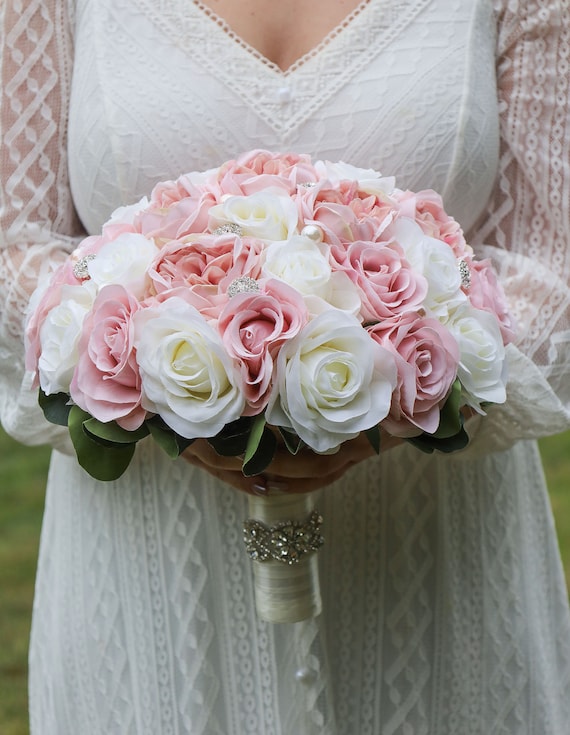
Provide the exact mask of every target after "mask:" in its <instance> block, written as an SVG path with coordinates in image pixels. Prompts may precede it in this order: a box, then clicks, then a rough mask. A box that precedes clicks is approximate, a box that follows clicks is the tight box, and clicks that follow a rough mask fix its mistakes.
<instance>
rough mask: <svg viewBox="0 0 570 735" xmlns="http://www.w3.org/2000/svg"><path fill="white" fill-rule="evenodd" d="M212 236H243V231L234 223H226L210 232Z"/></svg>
mask: <svg viewBox="0 0 570 735" xmlns="http://www.w3.org/2000/svg"><path fill="white" fill-rule="evenodd" d="M212 235H238V236H239V237H241V235H243V230H242V229H241V227H240V226H239V225H236V224H235V222H227V223H226V224H225V225H220V226H219V227H216V229H215V230H214V231H213V232H212Z"/></svg>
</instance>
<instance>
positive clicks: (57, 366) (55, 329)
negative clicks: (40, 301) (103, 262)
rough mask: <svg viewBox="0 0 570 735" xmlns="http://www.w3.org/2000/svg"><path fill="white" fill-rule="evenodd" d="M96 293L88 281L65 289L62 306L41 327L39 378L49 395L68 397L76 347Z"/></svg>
mask: <svg viewBox="0 0 570 735" xmlns="http://www.w3.org/2000/svg"><path fill="white" fill-rule="evenodd" d="M96 290H97V289H96V288H95V286H94V285H93V284H92V283H91V281H85V283H83V285H81V286H62V289H61V301H60V303H59V304H58V305H57V306H55V307H54V308H53V309H52V310H51V311H50V312H49V314H48V315H47V317H46V319H45V321H44V323H43V324H42V327H41V329H40V344H41V355H40V358H39V360H38V375H39V381H40V386H41V388H42V390H43V391H44V393H46V394H47V395H51V394H53V393H69V386H70V384H71V379H72V377H73V372H74V370H75V366H76V365H77V360H78V359H79V354H78V351H77V347H78V344H79V338H80V336H81V331H82V328H83V322H84V320H85V317H86V316H87V314H88V313H89V312H90V311H91V307H92V306H93V301H94V300H95V294H96Z"/></svg>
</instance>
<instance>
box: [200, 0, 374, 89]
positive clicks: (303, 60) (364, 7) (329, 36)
mask: <svg viewBox="0 0 570 735" xmlns="http://www.w3.org/2000/svg"><path fill="white" fill-rule="evenodd" d="M191 2H192V4H193V5H194V6H195V7H196V9H197V10H198V11H199V12H200V13H202V14H203V15H204V16H205V17H206V18H207V19H208V20H209V21H210V22H211V23H212V25H214V26H216V27H217V28H218V29H219V31H221V32H222V33H223V34H224V35H226V36H227V37H228V38H229V39H230V40H231V41H232V42H233V43H235V44H236V45H237V46H239V47H241V49H242V50H243V51H244V52H245V53H246V54H247V55H249V56H250V57H252V58H254V59H256V60H257V61H258V62H259V63H260V64H261V65H262V66H263V67H264V68H265V69H268V70H270V71H271V72H273V73H274V74H276V75H277V76H279V77H281V78H283V79H286V78H287V77H290V76H292V75H293V74H294V73H295V72H296V71H297V70H298V69H300V68H301V67H304V66H305V65H306V64H307V63H308V62H309V61H310V60H311V59H314V58H315V57H317V56H319V55H320V54H321V53H322V52H323V51H324V50H325V49H326V48H328V47H329V46H330V45H331V43H333V42H334V40H335V39H336V38H337V37H339V36H340V35H342V33H343V32H344V31H345V30H346V29H347V28H349V27H350V26H351V25H352V24H353V23H355V22H356V21H357V20H361V17H362V16H364V15H366V13H367V11H368V9H369V8H370V7H371V6H372V5H373V4H374V2H375V0H361V2H360V3H359V4H358V5H357V6H356V7H355V8H354V9H353V10H351V12H350V13H348V14H347V15H346V16H345V17H344V18H343V19H342V20H341V21H340V22H339V23H338V24H337V25H336V26H335V27H334V28H332V29H331V30H330V31H329V32H328V33H326V35H325V36H324V38H322V39H321V41H319V43H317V44H316V45H315V46H313V48H311V49H309V50H308V51H306V52H305V53H304V54H302V55H301V56H300V57H299V58H298V59H296V60H295V61H294V62H293V63H292V64H290V65H289V66H288V67H287V68H286V69H282V68H281V67H280V66H279V64H277V63H275V62H274V61H271V59H268V58H267V57H266V56H265V55H264V54H263V53H262V52H261V51H259V50H258V49H257V48H256V47H255V46H253V45H252V44H251V43H249V42H248V41H246V40H244V39H243V38H242V37H241V36H240V35H239V34H238V33H236V32H235V31H234V30H233V29H232V27H231V26H230V25H229V23H228V22H227V21H226V20H225V18H223V17H222V16H220V15H218V13H216V11H215V10H213V9H212V8H210V6H208V5H204V3H203V2H201V0H191Z"/></svg>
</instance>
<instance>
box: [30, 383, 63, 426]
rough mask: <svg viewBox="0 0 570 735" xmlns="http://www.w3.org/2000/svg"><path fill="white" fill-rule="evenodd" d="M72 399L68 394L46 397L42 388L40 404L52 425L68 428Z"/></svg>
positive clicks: (54, 394)
mask: <svg viewBox="0 0 570 735" xmlns="http://www.w3.org/2000/svg"><path fill="white" fill-rule="evenodd" d="M69 401H70V398H69V396H68V395H67V393H52V394H51V395H49V396H48V395H46V394H45V393H44V392H43V390H42V389H41V388H40V392H39V395H38V403H39V404H40V408H41V409H42V411H43V412H44V416H45V417H46V419H47V420H48V421H49V422H50V423H52V424H58V425H59V426H67V422H68V419H69V412H70V411H71V403H70V402H69Z"/></svg>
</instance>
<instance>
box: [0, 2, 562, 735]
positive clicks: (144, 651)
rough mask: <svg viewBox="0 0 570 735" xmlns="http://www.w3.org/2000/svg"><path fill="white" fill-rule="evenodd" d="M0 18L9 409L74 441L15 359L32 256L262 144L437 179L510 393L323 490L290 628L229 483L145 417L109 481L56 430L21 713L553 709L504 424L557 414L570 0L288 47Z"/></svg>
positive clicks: (372, 723)
mask: <svg viewBox="0 0 570 735" xmlns="http://www.w3.org/2000/svg"><path fill="white" fill-rule="evenodd" d="M0 18H1V26H0V27H1V28H2V62H1V66H0V72H1V79H2V85H1V87H0V89H1V97H0V125H1V127H0V135H1V141H2V145H1V147H0V155H1V156H2V159H1V167H0V171H1V174H0V175H1V177H2V188H1V190H0V196H1V200H0V205H1V209H0V416H1V418H2V422H3V424H4V426H5V427H6V428H7V429H8V430H9V431H10V432H11V433H13V434H14V435H15V436H17V437H19V438H21V439H22V440H25V441H28V442H32V443H34V442H36V443H38V442H45V441H50V442H51V443H52V444H54V445H55V446H57V447H58V448H60V449H61V450H62V451H64V452H66V451H68V447H67V442H66V438H65V432H64V431H63V430H61V431H60V430H58V429H56V428H54V427H52V426H49V427H48V426H47V425H46V424H45V422H43V420H42V419H41V417H40V416H39V411H38V408H37V406H36V397H35V392H34V391H32V390H30V388H29V377H27V376H24V373H23V360H22V352H23V348H22V332H23V323H24V315H25V311H26V308H27V303H28V299H29V296H30V293H31V292H32V291H33V289H34V287H35V285H36V283H37V282H38V279H41V278H42V277H43V276H44V275H45V274H46V273H47V272H49V271H50V269H52V268H54V267H55V265H56V264H57V263H58V262H59V261H60V260H61V258H62V257H63V256H64V253H66V252H68V251H69V250H70V249H71V248H73V246H74V243H75V242H77V239H78V238H80V237H82V236H83V235H84V234H85V233H86V232H87V233H92V232H96V231H97V230H98V229H99V227H100V226H101V224H102V222H103V221H104V220H105V219H106V218H107V217H108V216H109V214H110V213H111V211H112V210H114V209H115V208H116V207H117V206H119V205H121V204H127V203H130V202H132V201H134V200H136V199H137V198H138V197H140V196H141V195H143V194H145V193H148V191H149V189H150V188H151V187H152V185H153V184H154V183H155V182H156V181H158V180H160V179H164V178H172V177H174V176H176V175H178V174H179V173H180V172H181V171H182V170H191V169H203V168H208V167H211V166H213V165H216V164H218V163H220V162H221V161H223V160H224V159H227V158H230V157H232V156H234V155H236V154H237V153H238V152H240V151H242V150H246V149H251V148H254V147H263V148H271V149H280V150H286V149H290V150H296V151H299V152H309V153H311V154H312V155H313V156H315V157H318V158H329V159H332V160H336V159H344V160H346V161H349V162H351V163H353V164H355V165H358V166H370V167H373V168H377V169H379V170H381V171H382V172H383V173H384V174H386V175H390V174H395V175H396V176H397V178H398V184H399V185H400V186H401V187H406V186H409V187H411V188H415V189H417V188H422V187H433V188H435V189H437V190H439V191H440V192H441V193H442V194H443V196H444V199H445V202H446V207H447V208H448V209H449V210H450V211H451V212H452V213H453V214H454V215H455V216H456V217H457V218H458V219H459V220H460V221H461V223H462V224H463V225H464V227H465V228H466V229H467V230H468V236H469V239H470V241H471V242H472V243H473V244H474V246H475V247H476V248H477V249H478V250H479V251H480V253H481V254H482V255H486V256H489V257H492V258H493V260H494V261H495V263H496V264H497V267H498V270H499V273H500V276H501V279H502V282H503V285H504V287H505V289H506V292H507V295H508V298H509V301H510V305H511V308H512V310H513V312H514V314H515V316H516V318H517V320H518V336H517V341H516V343H515V345H513V346H511V347H510V348H509V368H510V378H509V395H508V400H507V402H506V404H505V405H504V406H500V407H496V408H494V409H493V410H492V411H491V412H490V413H489V415H488V416H486V417H484V418H482V419H477V420H476V422H474V423H473V424H472V425H471V426H470V427H469V430H470V433H471V434H472V441H471V443H470V446H469V447H468V449H467V450H465V451H464V452H462V453H460V454H458V455H456V456H453V457H449V458H448V457H440V456H435V455H434V456H432V457H428V456H424V455H420V454H419V453H417V452H415V451H414V450H413V449H411V448H410V447H403V448H399V449H398V450H395V451H394V452H393V453H388V455H387V456H386V457H380V458H379V459H378V461H376V460H374V461H370V462H367V463H362V464H361V465H359V466H358V467H357V468H355V470H354V471H353V472H352V474H351V475H350V476H349V477H348V479H347V480H345V481H342V482H340V483H338V484H337V485H335V487H334V488H330V489H327V492H326V493H324V494H323V498H322V509H323V513H324V516H325V519H326V526H325V528H326V534H327V542H326V544H325V547H324V548H323V550H322V552H320V559H321V580H322V586H323V603H324V612H323V615H322V616H321V617H320V618H318V619H316V620H313V621H310V622H308V623H306V624H301V625H298V626H294V628H288V627H286V626H285V627H282V626H269V625H264V624H263V623H261V622H260V621H259V620H257V618H256V616H255V612H254V608H253V604H252V590H251V569H250V566H249V564H248V560H247V559H246V558H245V556H244V554H243V549H242V547H241V542H240V538H239V536H240V533H239V526H240V520H241V519H242V518H243V516H244V513H245V508H244V499H243V498H242V497H240V496H239V495H238V494H237V493H236V492H234V491H232V490H231V489H229V488H227V487H223V486H221V485H220V484H219V483H218V482H217V481H215V480H214V479H212V478H210V477H206V476H205V475H203V474H202V473H200V472H199V471H197V470H195V469H193V468H191V467H189V466H187V465H186V464H184V463H183V462H171V461H170V460H166V459H165V458H164V457H162V455H161V454H160V452H159V451H158V450H157V449H156V448H153V447H152V446H148V445H146V446H145V445H141V446H140V447H139V450H138V452H137V457H136V461H135V462H134V463H133V465H132V467H131V468H129V471H128V473H126V474H125V476H124V477H123V478H121V479H120V480H119V481H118V482H117V483H114V484H109V485H101V484H100V483H96V482H94V481H92V480H91V479H90V478H88V477H87V476H86V475H85V474H84V473H82V471H81V470H80V469H79V468H78V466H77V464H76V462H75V460H74V459H73V457H64V456H62V455H61V454H60V453H57V452H56V454H55V456H54V460H53V463H52V469H51V474H50V479H49V483H48V493H47V500H46V516H45V521H44V527H43V531H42V545H41V552H40V562H39V571H38V581H37V589H36V601H35V610H34V627H33V636H32V644H31V654H30V670H31V701H32V707H31V710H32V718H31V719H32V732H33V733H34V735H75V733H77V732H85V733H87V735H127V734H128V735H166V734H167V733H168V734H170V733H176V735H245V734H247V733H249V734H251V735H258V734H259V733H260V732H263V733H264V734H266V735H317V733H318V734H319V735H320V734H321V733H325V734H326V735H354V733H358V735H366V734H367V733H374V735H376V734H378V733H382V735H388V734H390V735H410V734H411V733H422V734H425V735H427V734H428V733H430V734H432V733H433V734H435V733H437V735H456V734H457V733H461V735H464V734H465V735H468V734H471V733H473V735H475V734H477V735H495V734H497V735H498V733H505V734H506V733H508V734H509V735H533V734H534V733H539V732H540V733H541V735H563V733H564V728H565V727H566V725H567V722H568V720H569V718H570V711H569V704H568V703H569V702H570V694H569V693H570V616H569V614H568V606H567V598H566V595H565V591H564V586H563V581H562V576H561V571H560V564H559V560H558V557H557V551H556V542H555V536H554V530H553V526H552V519H551V517H550V514H549V510H548V506H547V500H546V493H545V489H544V484H543V479H542V475H541V470H540V464H539V461H538V456H537V453H536V449H535V447H534V444H533V443H532V442H526V441H523V442H520V443H517V440H519V439H526V438H535V437H538V436H541V435H544V434H547V433H551V432H554V431H558V430H562V429H565V428H567V427H568V426H569V425H570V381H569V380H568V365H569V362H570V295H569V294H570V289H569V288H568V286H569V284H570V244H569V233H570V222H569V218H570V114H569V112H570V111H569V105H570V93H569V90H568V73H567V71H568V69H567V65H568V54H569V51H570V9H569V7H568V3H567V1H566V0H524V2H523V0H508V2H507V0H398V1H397V2H392V1H391V0H369V2H363V3H361V5H359V6H358V7H357V9H356V10H355V12H354V13H352V14H351V15H350V16H349V17H348V18H347V19H346V21H345V22H344V23H342V24H340V26H339V27H338V28H337V29H336V30H335V31H333V32H332V33H331V34H330V35H329V36H328V37H327V38H326V39H324V41H323V42H322V43H321V44H320V45H319V46H318V47H317V48H316V49H314V50H313V51H312V52H310V53H308V54H307V55H306V56H304V57H303V58H302V59H300V60H299V61H298V62H297V63H296V64H294V65H293V66H292V67H291V68H290V69H288V70H287V72H282V71H280V70H279V69H278V68H277V67H275V66H274V65H272V64H270V63H268V62H267V61H266V60H265V59H264V58H263V57H262V56H261V55H260V54H259V53H257V52H256V51H255V50H254V49H252V48H251V47H249V46H248V45H247V44H244V43H243V42H242V41H241V40H240V38H239V37H237V36H236V35H235V34H233V33H232V31H231V29H230V28H228V27H227V26H226V25H225V24H224V23H223V21H222V20H221V19H220V18H217V17H216V16H215V15H214V14H213V13H212V12H211V11H209V10H207V9H206V8H205V7H204V6H202V5H201V4H200V3H199V2H191V1H190V0H98V2H91V1H89V0H76V1H72V0H64V2H58V1H56V0H27V1H26V2H25V3H24V2H21V0H8V2H5V3H3V4H2V5H1V6H0ZM67 123H69V126H68V125H67ZM512 445H514V446H513V447H512V448H511V449H509V447H511V446H512ZM503 450H505V451H503Z"/></svg>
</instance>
